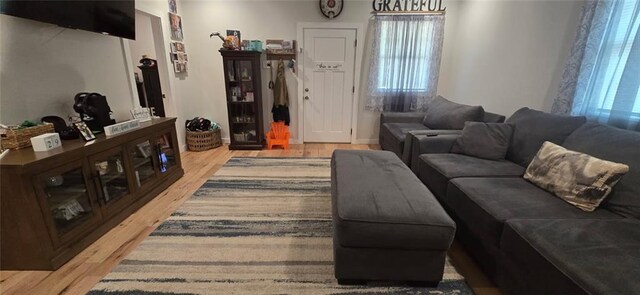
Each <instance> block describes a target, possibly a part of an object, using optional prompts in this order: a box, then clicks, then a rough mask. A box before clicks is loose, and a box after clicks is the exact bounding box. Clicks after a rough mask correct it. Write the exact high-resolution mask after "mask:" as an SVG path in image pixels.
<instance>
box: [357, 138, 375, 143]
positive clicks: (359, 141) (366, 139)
mask: <svg viewBox="0 0 640 295" xmlns="http://www.w3.org/2000/svg"><path fill="white" fill-rule="evenodd" d="M378 143H379V142H378V139H377V138H361V139H356V141H355V142H354V143H353V144H378Z"/></svg>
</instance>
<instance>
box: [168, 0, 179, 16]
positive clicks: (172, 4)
mask: <svg viewBox="0 0 640 295" xmlns="http://www.w3.org/2000/svg"><path fill="white" fill-rule="evenodd" d="M176 1H177V0H169V12H171V13H178V3H176Z"/></svg>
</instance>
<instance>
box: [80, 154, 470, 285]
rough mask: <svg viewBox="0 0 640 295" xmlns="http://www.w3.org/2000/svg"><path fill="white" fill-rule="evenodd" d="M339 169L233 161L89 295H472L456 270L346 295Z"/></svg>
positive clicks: (298, 162) (286, 161) (321, 161)
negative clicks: (334, 177) (336, 192)
mask: <svg viewBox="0 0 640 295" xmlns="http://www.w3.org/2000/svg"><path fill="white" fill-rule="evenodd" d="M329 163H330V160H329V159H326V158H307V159H301V158H293V159H292V158H232V159H231V160H229V162H228V163H227V164H226V165H225V166H224V167H223V168H221V169H220V170H219V171H218V172H217V173H216V174H215V175H214V176H213V177H212V178H211V179H209V180H208V181H207V182H206V183H205V184H204V185H203V186H202V187H201V188H200V189H198V191H196V192H195V193H194V195H193V196H192V197H191V198H190V199H189V200H187V201H186V202H185V203H184V204H183V205H182V206H181V207H180V208H179V209H178V210H177V211H176V212H175V213H174V214H173V215H172V216H171V217H169V219H167V220H166V221H165V222H164V223H162V224H161V225H160V226H159V227H158V228H157V229H156V230H155V231H154V232H153V233H151V235H150V236H149V237H148V238H147V239H145V240H144V241H143V242H142V243H141V244H140V246H139V247H138V248H137V249H135V250H134V251H133V252H132V253H131V254H130V255H128V256H127V257H126V258H125V259H124V260H123V261H122V262H121V263H120V264H119V265H118V266H117V267H116V268H114V269H113V270H112V271H111V273H109V274H108V275H107V276H106V277H104V278H103V279H102V280H101V281H100V282H99V283H98V284H97V285H96V286H95V287H94V289H93V290H92V291H90V292H89V294H472V291H471V290H470V288H469V287H468V286H467V285H466V283H465V282H464V278H463V277H462V276H461V275H460V274H458V272H457V271H456V269H455V268H454V267H453V266H452V265H451V264H450V263H447V266H446V269H445V277H444V281H443V282H442V283H441V284H440V285H439V286H438V288H435V289H432V288H417V287H409V286H389V285H386V284H384V283H378V284H370V285H366V286H340V285H338V284H337V283H336V280H335V278H334V276H333V262H332V261H333V257H332V256H333V252H332V240H331V234H332V228H331V182H330V173H331V171H330V166H329V165H330V164H329Z"/></svg>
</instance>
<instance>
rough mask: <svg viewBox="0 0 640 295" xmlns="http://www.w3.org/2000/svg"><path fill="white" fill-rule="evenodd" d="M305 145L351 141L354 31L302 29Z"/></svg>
mask: <svg viewBox="0 0 640 295" xmlns="http://www.w3.org/2000/svg"><path fill="white" fill-rule="evenodd" d="M303 34H304V45H303V50H304V53H303V57H304V64H303V66H304V68H303V85H302V86H303V111H304V141H305V142H351V116H352V105H353V104H352V102H353V92H354V89H355V88H354V77H353V74H354V66H355V46H356V30H355V29H304V32H303Z"/></svg>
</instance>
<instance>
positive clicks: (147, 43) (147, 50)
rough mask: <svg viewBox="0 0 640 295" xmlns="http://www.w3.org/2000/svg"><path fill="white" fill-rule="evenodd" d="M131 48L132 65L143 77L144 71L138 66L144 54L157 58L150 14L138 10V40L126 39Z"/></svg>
mask: <svg viewBox="0 0 640 295" xmlns="http://www.w3.org/2000/svg"><path fill="white" fill-rule="evenodd" d="M126 42H127V43H128V45H129V48H130V50H131V62H130V67H131V68H132V69H133V70H134V71H135V72H136V73H138V76H140V78H141V79H142V72H141V71H140V68H138V66H139V65H140V59H142V56H143V55H148V56H150V57H151V58H153V59H156V58H157V57H156V48H155V46H154V40H153V27H152V25H151V17H149V15H147V14H145V13H142V12H140V11H136V40H127V41H126Z"/></svg>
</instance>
